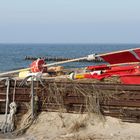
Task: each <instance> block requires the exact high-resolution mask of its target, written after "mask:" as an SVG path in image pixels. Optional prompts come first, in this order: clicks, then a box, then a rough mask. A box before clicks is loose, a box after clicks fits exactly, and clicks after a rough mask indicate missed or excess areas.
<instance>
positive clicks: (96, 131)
mask: <svg viewBox="0 0 140 140" xmlns="http://www.w3.org/2000/svg"><path fill="white" fill-rule="evenodd" d="M8 136H9V135H7V137H5V138H4V136H3V135H0V140H9V139H11V138H13V139H15V140H140V124H138V123H126V122H122V121H121V120H119V119H116V118H112V117H105V118H103V117H99V116H97V115H95V114H90V115H89V114H83V115H80V114H68V113H58V112H57V113H56V112H42V113H41V114H40V115H39V116H38V118H37V119H36V121H34V123H33V124H32V126H31V127H30V128H29V129H28V130H27V131H26V133H25V134H24V135H22V136H20V137H18V138H15V137H11V136H10V138H9V137H8Z"/></svg>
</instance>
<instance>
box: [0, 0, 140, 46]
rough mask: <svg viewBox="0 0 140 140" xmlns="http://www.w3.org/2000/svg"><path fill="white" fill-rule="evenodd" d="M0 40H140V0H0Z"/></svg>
mask: <svg viewBox="0 0 140 140" xmlns="http://www.w3.org/2000/svg"><path fill="white" fill-rule="evenodd" d="M0 43H136V44H137V43H140V0H0Z"/></svg>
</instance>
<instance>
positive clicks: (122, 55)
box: [100, 49, 140, 64]
mask: <svg viewBox="0 0 140 140" xmlns="http://www.w3.org/2000/svg"><path fill="white" fill-rule="evenodd" d="M133 51H134V52H135V53H136V54H137V55H138V56H139V57H140V49H135V50H133ZM100 57H101V58H103V59H104V60H105V61H106V62H108V63H110V64H118V63H129V62H140V60H139V59H137V58H136V57H135V56H134V55H133V54H132V53H131V52H129V51H124V52H118V53H112V54H107V55H103V56H100Z"/></svg>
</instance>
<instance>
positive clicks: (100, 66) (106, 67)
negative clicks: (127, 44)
mask: <svg viewBox="0 0 140 140" xmlns="http://www.w3.org/2000/svg"><path fill="white" fill-rule="evenodd" d="M106 69H110V67H109V66H107V65H105V64H104V65H98V66H88V67H87V70H106Z"/></svg>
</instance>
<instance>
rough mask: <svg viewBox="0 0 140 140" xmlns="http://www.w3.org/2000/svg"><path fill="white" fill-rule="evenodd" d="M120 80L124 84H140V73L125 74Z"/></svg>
mask: <svg viewBox="0 0 140 140" xmlns="http://www.w3.org/2000/svg"><path fill="white" fill-rule="evenodd" d="M120 80H121V82H122V83H123V84H140V74H136V75H135V74H132V75H123V76H120Z"/></svg>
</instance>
